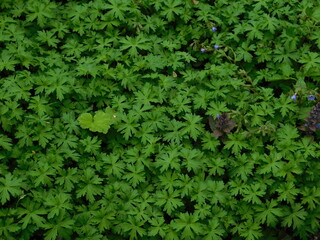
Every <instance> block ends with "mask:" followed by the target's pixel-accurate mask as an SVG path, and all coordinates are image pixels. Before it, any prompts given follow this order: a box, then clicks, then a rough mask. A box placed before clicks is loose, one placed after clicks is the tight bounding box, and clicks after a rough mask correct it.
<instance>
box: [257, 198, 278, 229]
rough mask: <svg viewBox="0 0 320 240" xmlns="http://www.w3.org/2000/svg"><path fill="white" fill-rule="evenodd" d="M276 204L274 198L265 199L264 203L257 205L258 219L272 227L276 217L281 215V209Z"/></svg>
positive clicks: (275, 222)
mask: <svg viewBox="0 0 320 240" xmlns="http://www.w3.org/2000/svg"><path fill="white" fill-rule="evenodd" d="M277 206H278V203H277V202H276V201H275V200H271V201H268V200H267V202H266V204H261V205H260V206H257V208H256V210H257V212H258V220H259V221H261V223H267V225H268V226H273V227H274V226H275V225H276V224H277V222H278V220H277V217H280V216H283V213H282V209H281V208H279V207H277Z"/></svg>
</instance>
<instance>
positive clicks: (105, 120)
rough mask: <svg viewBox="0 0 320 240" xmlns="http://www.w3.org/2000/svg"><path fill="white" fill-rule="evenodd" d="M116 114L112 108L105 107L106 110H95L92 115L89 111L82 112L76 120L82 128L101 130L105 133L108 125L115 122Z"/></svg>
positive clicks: (93, 130) (94, 130)
mask: <svg viewBox="0 0 320 240" xmlns="http://www.w3.org/2000/svg"><path fill="white" fill-rule="evenodd" d="M116 117H117V116H116V115H114V114H113V112H112V110H111V109H109V108H107V109H106V112H103V111H97V112H96V113H95V115H94V117H92V115H91V114H90V113H82V114H81V115H80V116H79V118H78V121H79V123H80V126H81V127H82V128H84V129H89V130H90V131H92V132H102V133H104V134H106V133H107V132H108V130H109V128H110V126H111V125H112V124H113V123H115V121H116V120H115V118H116Z"/></svg>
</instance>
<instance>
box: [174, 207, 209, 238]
mask: <svg viewBox="0 0 320 240" xmlns="http://www.w3.org/2000/svg"><path fill="white" fill-rule="evenodd" d="M198 220H199V219H198V217H197V216H196V215H194V214H189V213H180V214H179V219H176V220H174V222H173V224H172V227H173V229H176V230H178V231H181V230H182V235H181V237H182V239H190V240H191V239H194V236H195V234H196V235H197V236H198V235H199V234H201V233H202V230H203V227H202V225H201V223H198Z"/></svg>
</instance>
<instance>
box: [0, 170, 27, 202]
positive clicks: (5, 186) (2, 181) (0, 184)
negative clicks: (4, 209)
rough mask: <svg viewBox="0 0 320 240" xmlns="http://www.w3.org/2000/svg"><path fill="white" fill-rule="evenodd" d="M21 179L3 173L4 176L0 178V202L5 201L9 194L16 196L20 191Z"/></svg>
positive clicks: (8, 198) (7, 199)
mask: <svg viewBox="0 0 320 240" xmlns="http://www.w3.org/2000/svg"><path fill="white" fill-rule="evenodd" d="M21 183H22V180H21V179H19V178H15V177H14V176H13V175H12V174H11V173H8V174H6V175H5V177H4V178H3V177H2V178H0V199H1V204H4V203H6V202H7V201H9V200H10V195H11V196H18V195H19V194H21V193H22V191H21V189H20V187H21Z"/></svg>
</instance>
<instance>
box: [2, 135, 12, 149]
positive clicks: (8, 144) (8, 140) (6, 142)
mask: <svg viewBox="0 0 320 240" xmlns="http://www.w3.org/2000/svg"><path fill="white" fill-rule="evenodd" d="M11 142H12V140H11V138H8V137H7V136H6V135H3V134H0V147H2V148H4V149H5V150H7V151H10V150H11V149H12V143H11Z"/></svg>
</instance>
